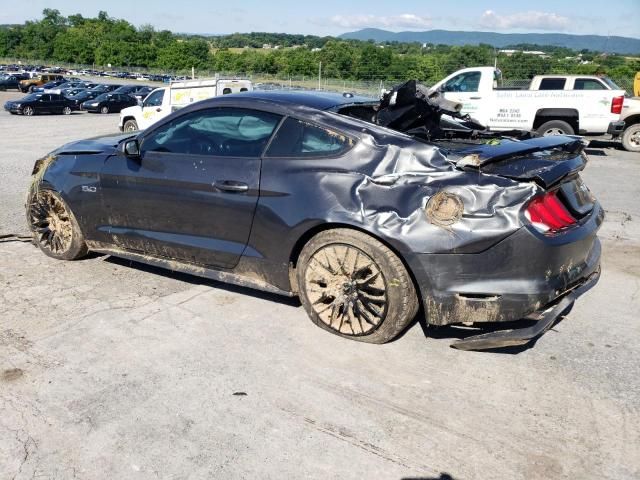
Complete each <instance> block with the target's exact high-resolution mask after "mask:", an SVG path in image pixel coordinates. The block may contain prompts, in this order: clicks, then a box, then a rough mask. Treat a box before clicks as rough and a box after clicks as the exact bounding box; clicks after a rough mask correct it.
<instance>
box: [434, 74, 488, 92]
mask: <svg viewBox="0 0 640 480" xmlns="http://www.w3.org/2000/svg"><path fill="white" fill-rule="evenodd" d="M480 77H481V73H480V72H465V73H461V74H460V75H456V76H455V77H453V78H452V79H451V80H449V81H448V82H447V83H445V84H444V85H443V86H442V87H443V88H442V90H443V91H445V92H477V91H478V88H479V87H480Z"/></svg>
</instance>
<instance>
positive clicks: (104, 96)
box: [94, 93, 111, 102]
mask: <svg viewBox="0 0 640 480" xmlns="http://www.w3.org/2000/svg"><path fill="white" fill-rule="evenodd" d="M110 96H111V94H110V93H103V94H102V95H98V96H97V97H96V98H95V99H94V100H95V101H96V102H102V101H103V100H106V99H108V98H109V97H110Z"/></svg>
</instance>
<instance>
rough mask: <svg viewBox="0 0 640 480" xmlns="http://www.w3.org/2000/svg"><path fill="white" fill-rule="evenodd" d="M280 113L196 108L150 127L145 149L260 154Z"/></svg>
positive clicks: (242, 155)
mask: <svg viewBox="0 0 640 480" xmlns="http://www.w3.org/2000/svg"><path fill="white" fill-rule="evenodd" d="M281 118H282V117H281V116H280V115H276V114H274V113H268V112H261V111H258V110H249V109H241V108H217V109H210V110H199V111H197V112H191V113H188V114H186V115H182V116H180V117H177V118H175V119H173V120H172V121H170V122H169V123H167V124H165V125H163V126H161V127H160V128H158V129H157V130H155V131H153V132H152V133H151V134H150V135H149V137H146V138H145V139H144V140H143V142H142V147H141V150H142V152H143V154H144V152H165V153H177V154H188V155H207V156H219V157H220V156H222V157H259V156H260V155H262V152H263V150H264V148H265V146H266V144H267V142H268V141H269V139H270V138H271V135H272V134H273V131H274V130H275V128H276V127H277V125H278V123H280V119H281Z"/></svg>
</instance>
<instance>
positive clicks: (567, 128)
mask: <svg viewBox="0 0 640 480" xmlns="http://www.w3.org/2000/svg"><path fill="white" fill-rule="evenodd" d="M536 131H537V132H538V135H540V136H541V137H546V136H549V135H573V134H575V131H574V130H573V127H572V126H571V125H569V124H568V123H567V122H565V121H564V120H550V121H548V122H545V123H543V124H542V125H540V126H539V127H538V129H537V130H536Z"/></svg>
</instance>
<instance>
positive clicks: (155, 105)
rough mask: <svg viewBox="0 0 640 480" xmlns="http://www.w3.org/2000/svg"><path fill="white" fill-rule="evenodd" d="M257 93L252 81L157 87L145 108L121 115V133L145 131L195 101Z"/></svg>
mask: <svg viewBox="0 0 640 480" xmlns="http://www.w3.org/2000/svg"><path fill="white" fill-rule="evenodd" d="M252 90H253V84H252V83H251V81H250V80H229V79H218V78H214V79H210V80H186V81H184V82H173V83H172V84H171V85H170V86H169V87H162V88H157V89H155V90H154V91H152V92H151V93H149V95H147V97H146V98H145V99H144V101H143V102H142V105H135V106H133V107H129V108H125V109H124V110H122V111H121V112H120V122H119V124H118V127H119V128H120V131H121V132H133V131H135V130H144V129H146V128H148V127H149V126H150V125H152V124H154V123H155V122H157V121H158V120H160V119H162V118H164V117H166V116H167V115H169V114H171V113H172V112H175V111H176V110H178V109H180V108H182V107H185V106H187V105H189V104H191V103H193V102H199V101H200V100H206V99H207V98H212V97H217V96H220V95H227V94H230V93H239V92H249V91H252Z"/></svg>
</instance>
